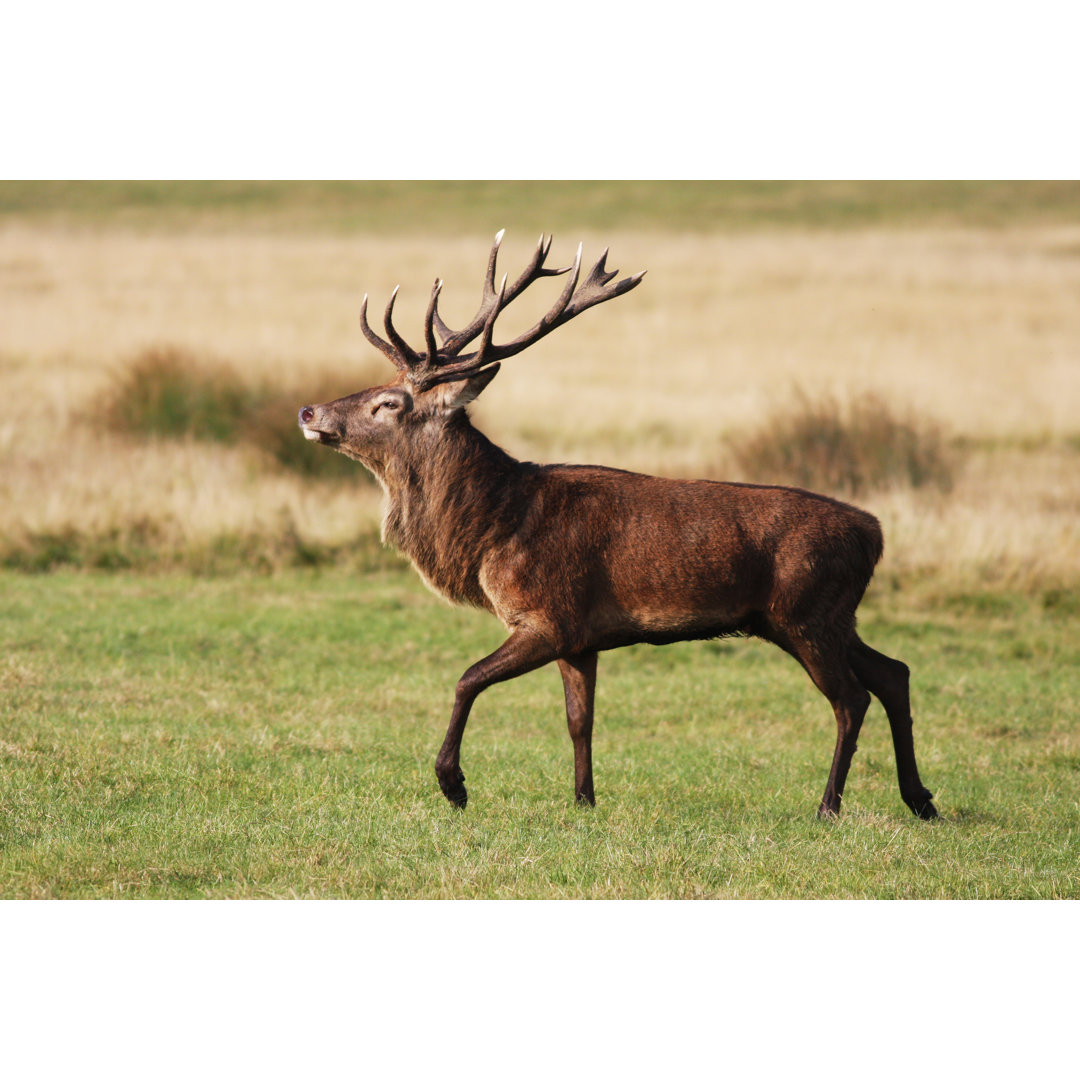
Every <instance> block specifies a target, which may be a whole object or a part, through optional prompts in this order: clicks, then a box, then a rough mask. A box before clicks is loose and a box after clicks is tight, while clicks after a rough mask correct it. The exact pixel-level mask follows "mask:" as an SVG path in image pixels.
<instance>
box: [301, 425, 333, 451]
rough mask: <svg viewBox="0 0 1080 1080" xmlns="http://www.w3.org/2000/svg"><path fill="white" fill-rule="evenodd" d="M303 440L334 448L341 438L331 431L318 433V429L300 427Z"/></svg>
mask: <svg viewBox="0 0 1080 1080" xmlns="http://www.w3.org/2000/svg"><path fill="white" fill-rule="evenodd" d="M300 430H301V431H303V433H304V438H305V439H309V440H310V441H311V442H317V443H322V444H323V445H324V446H334V445H336V444H337V443H339V442H341V436H340V435H338V434H337V433H336V432H333V431H320V430H319V429H318V428H309V427H302V428H301V429H300Z"/></svg>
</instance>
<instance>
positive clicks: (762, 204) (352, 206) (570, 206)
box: [0, 180, 1080, 235]
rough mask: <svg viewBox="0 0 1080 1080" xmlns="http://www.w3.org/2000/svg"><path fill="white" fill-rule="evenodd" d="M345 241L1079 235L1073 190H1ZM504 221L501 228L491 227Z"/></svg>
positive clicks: (548, 185) (637, 185)
mask: <svg viewBox="0 0 1080 1080" xmlns="http://www.w3.org/2000/svg"><path fill="white" fill-rule="evenodd" d="M5 219H7V220H12V219H23V220H27V219H29V220H46V221H55V222H62V223H66V224H78V225H90V226H114V225H121V226H131V227H136V228H142V227H153V228H162V227H169V228H176V227H184V226H186V225H209V226H213V227H220V226H223V225H228V226H229V227H244V226H248V225H250V226H255V227H260V228H261V227H274V228H302V229H312V228H314V229H322V230H329V231H333V232H347V233H389V234H396V233H401V232H412V233H416V232H420V233H424V232H430V231H439V232H444V233H446V232H449V233H455V234H456V233H468V234H473V233H476V232H477V231H479V232H480V233H482V234H484V235H486V234H487V233H488V232H489V231H490V230H492V229H494V228H496V227H497V226H498V224H499V223H504V224H505V223H513V225H514V228H515V229H519V228H520V229H525V230H528V229H530V228H531V229H532V230H534V231H535V232H537V233H539V232H540V231H541V230H557V231H566V230H570V231H576V230H578V229H587V230H589V231H594V230H609V229H612V228H619V229H655V228H660V229H665V230H676V231H681V230H689V231H694V232H701V231H714V230H724V229H746V228H772V227H791V226H796V227H800V228H841V229H844V228H853V227H862V226H867V225H873V226H885V227H891V226H907V225H918V224H930V225H990V226H998V225H1004V224H1020V223H1032V222H1041V223H1061V222H1069V223H1076V222H1077V221H1078V220H1080V183H1077V182H1075V181H943V180H927V181H890V182H883V181H836V180H829V181H792V180H780V181H767V180H764V181H747V180H734V181H733V180H728V181H704V180H702V181H647V180H621V181H619V180H616V181H611V180H607V181H585V180H567V181H533V180H520V181H501V180H499V181H497V180H483V181H457V180H433V181H390V180H372V181H337V182H331V181H318V182H317V181H290V182H273V181H201V182H200V181H182V182H180V181H3V182H0V221H3V220H5ZM493 222H495V223H496V224H492V223H493Z"/></svg>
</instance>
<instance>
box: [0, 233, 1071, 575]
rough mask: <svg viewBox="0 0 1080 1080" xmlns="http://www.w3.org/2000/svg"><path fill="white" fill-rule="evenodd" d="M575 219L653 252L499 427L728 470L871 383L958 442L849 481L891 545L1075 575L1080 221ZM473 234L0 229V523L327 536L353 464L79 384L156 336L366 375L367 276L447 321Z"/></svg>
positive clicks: (500, 387)
mask: <svg viewBox="0 0 1080 1080" xmlns="http://www.w3.org/2000/svg"><path fill="white" fill-rule="evenodd" d="M492 224H493V226H498V225H501V224H504V223H503V222H493V223H492ZM534 239H535V238H533V237H528V236H523V235H514V233H513V231H511V232H510V233H509V234H508V236H507V240H506V243H505V244H504V248H503V256H502V262H503V266H504V267H506V268H508V269H509V270H510V272H511V273H513V272H514V269H515V267H517V266H519V265H520V264H521V263H522V262H524V260H525V259H526V258H527V257H528V255H529V254H530V252H531V247H532V243H533V242H534ZM577 239H578V237H576V236H575V237H571V236H565V237H564V236H560V237H557V238H556V246H555V253H556V257H557V258H563V259H566V260H567V261H568V260H569V258H570V257H571V256H572V253H573V246H574V243H575V242H576V240H577ZM583 239H584V240H585V247H586V258H588V257H589V256H590V254H592V255H594V256H595V254H598V253H599V250H600V249H601V248H602V247H603V245H604V244H605V243H609V242H610V243H611V244H612V245H613V252H612V257H611V259H610V260H609V261H610V263H611V264H612V265H616V266H619V267H621V268H622V270H623V271H624V272H627V273H628V272H632V271H636V270H638V269H643V268H647V269H648V271H649V274H648V276H647V277H646V279H645V283H644V284H643V286H642V287H641V288H640V289H639V290H637V291H635V292H634V294H633V295H632V296H628V297H626V298H623V299H621V300H619V301H617V302H615V303H613V304H611V305H609V306H605V307H604V308H602V309H600V310H598V311H596V312H590V313H589V314H587V315H585V316H583V317H582V318H581V319H580V320H577V321H576V322H575V323H574V324H573V325H572V326H569V327H566V328H565V329H563V330H561V331H559V332H558V333H557V334H555V335H553V336H552V337H551V338H550V339H548V340H546V341H544V342H542V343H541V344H539V345H538V346H536V347H535V348H534V349H533V350H531V351H530V353H528V354H526V355H523V356H522V357H519V358H515V359H514V360H511V361H509V362H507V364H506V365H505V367H504V371H503V373H502V375H501V376H500V377H499V378H498V379H497V380H496V381H495V382H494V383H493V384H492V386H491V388H490V390H488V391H487V392H486V393H485V395H484V397H483V398H482V399H481V401H480V402H478V404H477V407H476V409H475V413H476V418H477V422H478V424H479V426H481V427H482V428H483V429H484V430H486V431H487V432H488V433H489V434H490V435H491V436H492V437H493V438H495V439H496V441H498V442H500V443H502V444H503V445H504V446H506V448H507V449H508V450H510V451H511V452H513V453H515V454H517V455H518V456H521V457H528V458H534V459H540V460H592V461H598V462H602V463H605V464H611V465H618V466H622V467H627V468H635V469H645V470H650V471H663V472H666V473H669V474H673V475H695V474H697V475H712V476H718V475H728V476H729V477H730V478H731V479H752V478H753V477H749V476H740V475H737V474H736V473H734V472H733V471H732V470H733V466H732V461H731V456H730V454H729V452H728V450H727V445H728V443H727V440H729V439H731V438H737V437H738V436H739V434H740V433H741V432H749V431H750V430H752V429H753V428H754V426H755V425H756V424H758V423H760V422H762V421H764V420H766V419H767V418H768V417H769V416H771V415H772V414H773V413H774V412H775V411H776V409H778V408H779V407H781V406H785V405H787V404H788V403H789V402H790V400H791V397H792V394H793V392H794V389H795V388H796V387H800V388H802V389H803V390H804V391H806V392H807V393H810V394H814V393H818V392H828V393H830V394H832V395H834V396H836V397H838V398H840V399H842V400H843V399H846V398H848V397H851V396H854V395H857V394H862V393H865V392H872V393H876V394H878V395H880V396H881V397H882V398H884V399H885V400H886V401H889V402H892V403H896V404H897V405H898V406H899V407H901V409H902V410H905V411H906V410H913V411H916V412H920V413H922V414H924V415H925V416H926V417H928V418H929V419H931V420H933V421H935V422H938V423H940V424H941V425H943V426H944V428H945V429H946V430H947V431H950V432H952V433H955V434H956V435H957V436H963V437H965V438H966V439H967V440H968V441H969V442H970V443H972V444H973V445H974V446H975V447H976V448H977V450H976V451H974V452H972V453H971V454H970V456H969V457H968V459H967V462H966V464H965V466H964V468H963V470H962V472H961V474H960V476H959V478H958V482H957V484H956V487H955V489H954V490H953V492H952V493H951V494H950V495H948V496H943V495H941V494H940V493H912V492H910V491H896V492H888V493H883V494H877V495H874V496H871V497H868V498H865V499H862V500H861V501H862V502H863V503H864V504H865V505H867V506H869V507H870V508H871V509H873V510H874V511H875V512H877V513H879V514H880V515H881V516H882V518H883V519H884V522H885V525H886V529H887V538H888V555H887V565H888V566H890V567H891V568H892V569H893V570H896V571H898V572H902V571H907V570H915V569H918V570H938V569H943V570H945V571H947V572H948V573H949V574H950V576H957V577H959V578H967V577H971V578H972V579H973V580H975V579H978V578H979V577H980V576H985V575H992V576H994V577H997V578H1000V579H1003V580H1008V581H1012V582H1016V583H1023V582H1025V581H1035V580H1038V581H1047V580H1053V581H1066V582H1074V581H1076V580H1077V578H1080V573H1078V571H1080V480H1078V478H1077V474H1078V471H1080V470H1078V469H1077V466H1078V464H1080V453H1078V444H1080V440H1078V438H1077V436H1078V433H1080V228H1076V227H1060V226H1059V227H1025V228H1015V229H1007V230H995V231H980V230H963V231H960V230H944V229H937V230H935V229H924V230H919V231H898V230H891V231H869V230H867V231H860V232H844V233H825V232H815V233H807V232H795V231H792V232H790V233H778V232H771V233H768V234H765V233H756V234H738V235H713V236H707V237H706V236H693V235H662V234H657V233H655V232H650V233H640V234H628V233H619V234H618V235H611V236H603V237H601V236H593V237H590V236H586V237H584V238H583ZM488 243H489V239H488V238H485V237H482V236H477V237H472V238H469V239H467V240H463V239H452V238H445V237H440V238H437V239H435V240H421V239H418V238H416V237H408V238H404V239H400V240H391V239H387V238H385V237H375V238H367V237H350V238H335V237H331V236H308V235H288V234H280V233H278V234H274V235H266V236H259V235H252V234H251V232H250V231H248V232H246V233H244V234H240V233H237V234H228V233H213V234H211V233H205V234H198V233H184V234H175V235H173V234H168V233H157V234H155V233H139V234H136V233H124V232H121V231H117V230H86V231H69V230H63V229H60V228H56V227H51V226H48V225H37V226H31V225H27V224H15V225H9V226H6V227H4V228H3V229H2V230H0V326H2V328H3V329H2V337H0V395H2V398H3V401H4V402H5V406H6V407H5V409H4V411H3V415H2V416H0V530H2V531H3V532H4V533H5V534H7V535H9V536H10V535H19V534H21V533H33V532H41V531H56V530H61V529H64V528H68V527H74V528H77V529H80V530H86V531H107V530H108V529H111V528H123V527H124V526H125V525H127V524H130V523H131V522H143V523H147V522H149V523H153V524H154V525H155V526H157V527H158V528H160V530H161V531H162V532H163V534H165V535H168V536H174V537H177V538H178V539H181V540H185V541H190V540H198V539H205V538H208V537H213V536H215V535H218V534H221V533H228V532H251V531H256V530H260V529H265V530H274V529H280V528H282V527H284V526H283V523H285V524H288V526H289V527H290V528H294V529H295V530H296V531H297V532H299V533H300V534H301V535H302V536H303V537H305V538H308V539H311V540H314V541H322V542H341V541H343V540H345V539H347V538H348V537H349V536H351V535H354V534H355V533H356V532H357V531H358V530H367V529H369V528H370V526H371V523H372V522H373V521H374V520H376V519H377V516H378V498H379V497H378V494H377V491H376V490H375V489H373V488H371V487H369V486H367V485H363V484H357V485H356V487H355V489H350V488H348V487H345V488H343V487H340V486H338V487H333V486H330V485H326V484H313V483H311V482H308V481H304V480H302V479H299V478H295V477H291V476H287V475H283V474H282V473H281V472H280V471H278V470H275V469H273V468H271V467H269V465H268V464H267V462H266V461H264V460H263V459H262V458H260V457H259V456H258V455H256V454H253V453H252V451H251V450H249V449H244V448H242V447H223V446H218V445H204V444H200V443H193V442H178V443H177V442H164V441H162V442H153V441H151V442H144V441H133V440H131V439H127V438H123V437H120V436H117V435H112V434H108V433H106V432H104V431H103V430H101V428H100V427H99V426H98V425H96V424H95V418H94V416H93V410H94V403H95V401H97V400H98V399H99V395H100V394H101V392H102V390H103V389H104V388H105V387H107V385H108V383H109V380H110V379H112V378H114V377H115V373H116V372H117V370H118V369H120V368H121V367H122V365H124V364H125V363H126V362H128V361H129V360H130V359H131V358H132V357H133V356H135V355H137V354H138V353H139V351H140V350H142V349H144V348H146V347H147V346H150V345H155V344H162V343H166V344H170V345H175V346H179V347H182V348H186V349H189V350H191V351H192V352H193V353H195V354H197V355H200V356H203V357H210V358H213V357H220V358H223V359H224V360H227V361H228V362H229V364H230V365H232V366H234V367H236V368H238V369H240V370H242V371H247V372H250V373H251V375H252V377H255V376H256V375H257V376H258V377H260V378H262V377H269V378H271V379H274V378H278V379H280V380H281V381H282V382H288V383H289V384H296V383H297V381H298V380H299V381H300V382H302V381H303V378H304V377H305V374H310V377H311V379H312V382H313V383H315V382H319V383H322V382H324V380H325V375H326V373H327V372H333V373H336V374H338V375H339V376H340V392H341V393H346V392H350V391H353V390H356V389H359V388H360V387H361V386H363V385H368V384H370V381H371V380H372V378H373V377H375V373H377V372H378V371H380V370H383V371H386V372H389V370H390V369H389V367H388V366H385V363H384V362H383V361H381V359H380V358H378V357H375V356H373V353H372V350H370V348H369V347H368V346H367V344H366V343H365V342H364V340H363V338H362V337H361V335H360V332H359V328H358V326H357V311H358V308H359V301H360V296H361V295H362V293H363V292H364V291H368V292H370V293H371V295H372V302H373V305H374V306H375V308H376V309H378V308H380V307H381V305H382V303H383V301H384V299H385V298H386V297H387V296H388V294H389V292H390V290H391V289H392V288H393V286H394V285H395V284H397V283H398V282H401V284H402V293H401V296H400V300H399V304H398V313H399V315H398V325H399V326H400V327H402V328H403V329H404V330H405V332H406V336H413V337H418V335H417V334H416V330H417V329H418V328H419V326H420V320H421V316H422V311H423V307H424V304H425V302H426V298H427V292H428V289H429V287H430V283H431V281H432V280H433V279H434V277H435V276H436V275H438V276H442V277H444V278H445V280H446V282H447V285H446V288H445V289H444V292H443V303H442V310H443V313H444V315H445V317H446V318H447V321H448V322H451V323H454V322H461V321H463V320H465V319H466V318H468V317H469V316H470V315H471V314H472V311H473V310H474V307H475V304H476V302H477V301H478V296H479V282H480V279H481V275H482V272H483V267H484V263H485V260H486V254H487V247H488ZM557 288H558V285H557V284H556V283H551V282H547V283H542V284H541V285H539V286H537V288H536V292H537V293H538V295H537V296H535V297H533V296H529V295H527V296H525V297H523V298H522V299H521V300H520V301H519V302H518V304H516V305H515V306H514V307H513V308H511V309H510V311H509V312H508V313H507V315H506V316H505V318H504V322H505V326H503V332H504V333H507V334H508V333H512V332H515V331H516V330H518V329H521V328H523V327H524V326H525V325H526V324H527V323H529V322H531V321H532V320H533V319H534V318H535V317H536V316H537V314H538V313H539V312H540V310H541V309H542V308H543V307H544V306H545V302H550V299H551V297H552V296H553V295H554V293H555V292H556V291H557ZM519 308H520V311H519V310H518V309H519ZM380 364H382V365H383V366H382V367H380V366H379V365H380ZM301 404H304V402H303V401H297V402H296V406H297V407H299V406H300V405H301ZM298 437H299V436H298ZM319 452H325V451H322V450H320V448H318V447H312V453H319Z"/></svg>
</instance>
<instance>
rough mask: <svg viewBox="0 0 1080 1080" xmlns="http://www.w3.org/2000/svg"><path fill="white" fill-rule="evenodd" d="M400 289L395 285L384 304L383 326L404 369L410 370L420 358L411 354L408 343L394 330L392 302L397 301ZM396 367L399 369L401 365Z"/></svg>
mask: <svg viewBox="0 0 1080 1080" xmlns="http://www.w3.org/2000/svg"><path fill="white" fill-rule="evenodd" d="M400 288H401V286H400V285H395V286H394V291H393V292H392V293H391V294H390V299H389V300H388V301H387V302H386V312H385V313H384V315H383V326H384V327H386V336H387V337H389V338H390V340H391V342H393V345H394V348H395V349H397V350H398V353H399V354H400V356H401V359H402V360H403V361H404V362H405V363H404V367H405V369H406V370H410V369H412V368H414V367H415V366H416V365H417V364H418V363H419V362H420V357H419V356H418V355H417V354H416V353H415V352H413V350H412V349H411V348H410V347H409V344H408V342H407V341H406V340H405V339H404V338H403V337H402V336H401V335H400V334H399V333H398V332H397V330H395V329H394V319H393V315H394V301H396V300H397V294H398V289H400ZM398 366H399V367H400V366H402V365H398Z"/></svg>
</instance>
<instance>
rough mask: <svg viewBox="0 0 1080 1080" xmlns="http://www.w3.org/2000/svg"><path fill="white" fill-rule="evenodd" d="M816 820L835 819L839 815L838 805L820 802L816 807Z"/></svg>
mask: <svg viewBox="0 0 1080 1080" xmlns="http://www.w3.org/2000/svg"><path fill="white" fill-rule="evenodd" d="M817 816H818V821H835V820H836V819H837V818H838V817H839V816H840V807H839V806H836V807H833V806H829V805H828V804H827V803H822V804H821V805H820V806H819V807H818V812H817Z"/></svg>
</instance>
